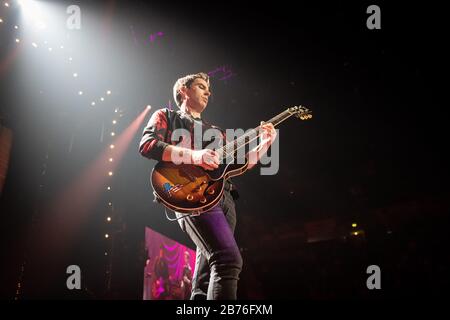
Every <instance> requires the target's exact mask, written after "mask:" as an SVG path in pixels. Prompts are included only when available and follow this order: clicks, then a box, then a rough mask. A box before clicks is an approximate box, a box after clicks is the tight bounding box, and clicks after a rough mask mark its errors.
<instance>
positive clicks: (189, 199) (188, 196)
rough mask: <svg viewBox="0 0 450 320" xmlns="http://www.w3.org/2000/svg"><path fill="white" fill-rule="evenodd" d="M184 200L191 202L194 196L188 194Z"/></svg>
mask: <svg viewBox="0 0 450 320" xmlns="http://www.w3.org/2000/svg"><path fill="white" fill-rule="evenodd" d="M186 199H187V200H188V201H192V200H194V196H193V195H192V194H188V195H187V197H186Z"/></svg>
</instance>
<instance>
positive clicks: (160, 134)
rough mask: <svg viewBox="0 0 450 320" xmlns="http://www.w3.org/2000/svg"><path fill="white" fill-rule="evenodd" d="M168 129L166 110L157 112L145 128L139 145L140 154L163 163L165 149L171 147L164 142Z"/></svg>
mask: <svg viewBox="0 0 450 320" xmlns="http://www.w3.org/2000/svg"><path fill="white" fill-rule="evenodd" d="M167 128H168V123H167V116H166V113H165V112H164V110H162V109H160V110H157V111H155V112H154V113H153V115H152V116H151V118H150V120H149V121H148V123H147V126H146V127H145V128H144V131H143V134H142V139H141V142H140V143H139V153H140V154H141V155H142V156H144V157H146V158H149V159H155V160H157V161H162V155H163V152H164V149H165V148H166V147H167V146H168V145H169V144H168V143H167V142H166V141H164V139H165V136H166V133H167Z"/></svg>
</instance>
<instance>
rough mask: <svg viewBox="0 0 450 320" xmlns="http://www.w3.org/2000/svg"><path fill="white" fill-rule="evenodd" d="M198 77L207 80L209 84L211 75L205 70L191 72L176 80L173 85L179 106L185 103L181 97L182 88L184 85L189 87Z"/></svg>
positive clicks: (174, 96)
mask: <svg viewBox="0 0 450 320" xmlns="http://www.w3.org/2000/svg"><path fill="white" fill-rule="evenodd" d="M197 78H200V79H203V80H205V81H206V82H207V83H208V85H209V76H208V75H207V74H206V73H204V72H199V73H195V74H189V75H187V76H184V77H182V78H180V79H178V80H177V81H176V82H175V85H174V86H173V98H174V99H175V102H176V104H177V106H178V108H179V107H181V104H182V103H183V100H182V99H181V93H180V89H181V88H182V87H187V88H189V87H190V85H191V84H192V82H194V80H195V79H197Z"/></svg>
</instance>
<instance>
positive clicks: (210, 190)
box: [207, 188, 216, 194]
mask: <svg viewBox="0 0 450 320" xmlns="http://www.w3.org/2000/svg"><path fill="white" fill-rule="evenodd" d="M207 192H208V194H214V192H216V191H215V190H214V189H213V188H209V189H208V191H207Z"/></svg>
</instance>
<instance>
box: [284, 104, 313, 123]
mask: <svg viewBox="0 0 450 320" xmlns="http://www.w3.org/2000/svg"><path fill="white" fill-rule="evenodd" d="M288 112H289V113H290V114H292V115H294V116H296V117H297V118H299V119H300V120H308V119H311V118H312V111H311V110H309V109H308V108H306V107H303V106H295V107H291V108H289V109H288Z"/></svg>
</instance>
